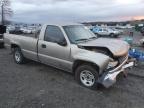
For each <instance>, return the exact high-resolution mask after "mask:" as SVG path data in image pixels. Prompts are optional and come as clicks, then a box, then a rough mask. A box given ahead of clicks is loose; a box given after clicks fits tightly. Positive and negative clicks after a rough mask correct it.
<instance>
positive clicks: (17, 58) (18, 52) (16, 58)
mask: <svg viewBox="0 0 144 108" xmlns="http://www.w3.org/2000/svg"><path fill="white" fill-rule="evenodd" d="M13 57H14V61H15V62H16V63H17V64H23V63H25V61H26V59H25V57H24V56H23V54H22V52H21V49H20V48H18V47H17V48H14V53H13Z"/></svg>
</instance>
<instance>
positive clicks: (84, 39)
mask: <svg viewBox="0 0 144 108" xmlns="http://www.w3.org/2000/svg"><path fill="white" fill-rule="evenodd" d="M87 40H89V39H86V38H83V39H77V40H75V41H87Z"/></svg>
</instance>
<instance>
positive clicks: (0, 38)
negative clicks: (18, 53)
mask: <svg viewBox="0 0 144 108" xmlns="http://www.w3.org/2000/svg"><path fill="white" fill-rule="evenodd" d="M5 32H6V26H4V25H0V48H3V47H4V40H3V34H4V33H5Z"/></svg>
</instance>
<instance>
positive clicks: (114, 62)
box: [107, 61, 118, 69]
mask: <svg viewBox="0 0 144 108" xmlns="http://www.w3.org/2000/svg"><path fill="white" fill-rule="evenodd" d="M117 65H118V61H110V62H109V64H108V66H107V69H110V68H113V67H115V66H117Z"/></svg>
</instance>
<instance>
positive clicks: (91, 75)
mask: <svg viewBox="0 0 144 108" xmlns="http://www.w3.org/2000/svg"><path fill="white" fill-rule="evenodd" d="M75 79H76V81H77V82H78V83H79V84H81V85H83V86H84V87H87V88H89V89H97V85H98V84H97V80H98V71H97V70H96V68H94V66H91V65H87V64H84V65H81V66H79V67H78V68H77V69H76V71H75Z"/></svg>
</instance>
